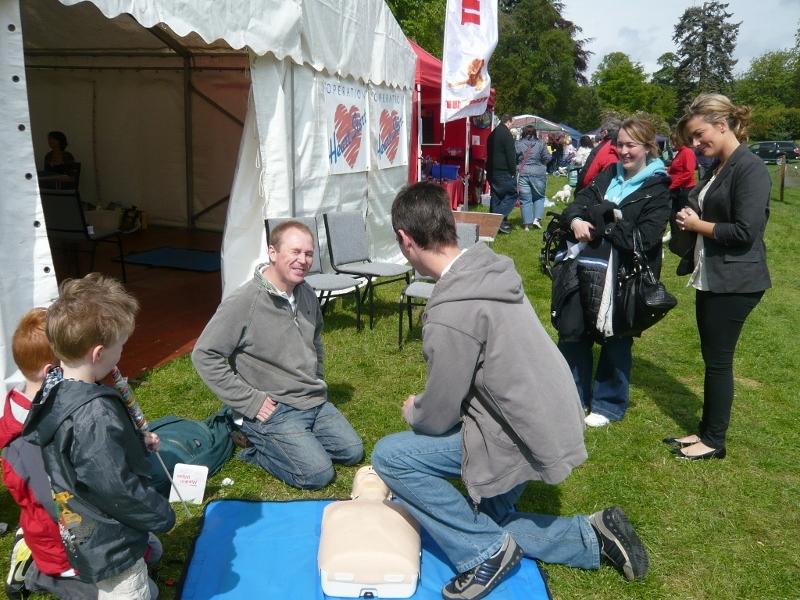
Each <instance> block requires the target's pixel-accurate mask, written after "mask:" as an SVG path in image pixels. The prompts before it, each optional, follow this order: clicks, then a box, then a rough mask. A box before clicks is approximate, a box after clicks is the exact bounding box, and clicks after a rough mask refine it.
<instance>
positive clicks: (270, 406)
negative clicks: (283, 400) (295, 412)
mask: <svg viewBox="0 0 800 600" xmlns="http://www.w3.org/2000/svg"><path fill="white" fill-rule="evenodd" d="M277 406H278V403H277V402H275V400H273V399H272V398H270V397H269V396H267V398H266V399H265V400H264V404H262V405H261V408H259V409H258V412H257V413H256V421H261V422H262V423H263V422H264V421H266V420H267V419H269V418H270V417H271V416H272V413H274V412H275V407H277Z"/></svg>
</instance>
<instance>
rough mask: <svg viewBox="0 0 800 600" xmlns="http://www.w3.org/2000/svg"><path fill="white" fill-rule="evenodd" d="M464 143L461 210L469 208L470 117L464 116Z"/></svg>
mask: <svg viewBox="0 0 800 600" xmlns="http://www.w3.org/2000/svg"><path fill="white" fill-rule="evenodd" d="M466 119H467V126H466V127H465V129H466V132H467V133H466V135H467V139H466V143H465V145H464V202H462V203H461V210H462V212H465V211H468V210H469V147H470V118H469V117H466Z"/></svg>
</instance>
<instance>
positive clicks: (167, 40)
mask: <svg viewBox="0 0 800 600" xmlns="http://www.w3.org/2000/svg"><path fill="white" fill-rule="evenodd" d="M147 31H149V32H150V33H152V34H153V35H154V36H155V37H157V38H158V39H159V40H160V41H161V42H162V43H163V44H164V45H165V46H167V47H168V48H169V49H170V50H172V51H173V52H175V54H177V55H178V56H180V57H182V58H183V146H184V155H185V157H186V159H185V161H186V220H187V223H188V225H189V229H194V225H195V217H194V155H193V153H192V146H193V144H194V140H193V137H192V53H191V52H190V51H189V50H188V49H187V48H185V47H184V46H183V45H182V44H181V43H180V42H178V41H177V40H176V39H174V38H173V37H172V36H171V35H169V34H168V33H167V32H166V31H165V30H164V29H163V28H161V27H159V26H158V25H156V26H154V27H149V28H148V29H147Z"/></svg>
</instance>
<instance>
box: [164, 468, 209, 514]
mask: <svg viewBox="0 0 800 600" xmlns="http://www.w3.org/2000/svg"><path fill="white" fill-rule="evenodd" d="M207 478H208V467H206V466H203V465H186V464H183V463H177V464H176V465H175V470H174V471H173V472H172V481H174V482H175V486H176V487H177V488H178V490H179V491H180V493H181V497H182V498H183V499H184V500H185V501H186V502H191V503H192V504H202V503H203V495H204V494H205V491H206V479H207ZM169 501H170V502H180V498H179V497H178V494H176V493H175V487H170V489H169Z"/></svg>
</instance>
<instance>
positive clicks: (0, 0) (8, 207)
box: [0, 0, 415, 386]
mask: <svg viewBox="0 0 800 600" xmlns="http://www.w3.org/2000/svg"><path fill="white" fill-rule="evenodd" d="M414 67H415V55H414V53H413V51H412V50H411V48H410V47H409V45H408V43H407V41H406V38H405V36H404V35H403V33H402V31H401V30H400V27H399V26H398V25H397V23H396V21H395V20H394V17H393V16H392V14H391V11H390V10H389V9H388V7H387V6H386V5H385V4H384V3H383V2H382V1H380V0H229V1H226V2H221V1H219V0H148V1H147V2H143V1H141V0H88V1H85V2H79V1H78V0H60V1H59V0H0V82H1V83H0V94H2V98H3V101H2V103H0V143H2V147H3V148H4V149H5V151H6V157H5V159H4V160H3V161H2V162H0V195H2V198H1V199H0V200H1V201H0V231H1V232H2V233H1V235H2V238H1V239H2V242H1V244H2V246H1V247H2V255H3V265H4V267H5V268H4V276H3V277H2V278H0V380H2V381H3V382H4V383H5V384H6V386H8V385H9V383H10V382H11V381H12V379H13V377H14V375H13V374H12V372H13V371H14V370H15V369H14V366H13V362H12V359H11V352H10V338H11V333H12V332H13V330H14V327H15V325H16V322H17V320H18V319H19V317H20V315H21V314H22V313H23V312H25V311H26V310H27V309H29V308H31V307H33V306H37V305H46V304H48V303H49V302H50V301H51V300H52V299H53V298H54V297H55V296H56V294H57V290H56V281H55V274H54V271H53V268H52V259H51V256H50V250H49V246H48V242H47V234H46V231H45V227H44V224H43V216H42V212H41V205H40V202H39V196H38V184H37V178H36V165H37V163H38V161H39V160H41V157H42V156H43V155H44V153H45V152H46V150H47V147H46V133H47V131H49V130H53V129H57V130H62V131H65V132H66V133H67V135H68V139H69V151H70V152H72V153H73V154H74V155H75V156H76V159H77V160H79V161H80V162H81V196H82V198H83V199H84V200H86V201H89V202H92V203H96V204H99V205H105V204H108V203H110V202H115V203H118V204H121V205H126V206H127V205H136V206H138V207H139V208H142V209H144V210H146V211H147V212H148V215H149V218H150V222H151V223H154V224H163V225H172V226H181V227H194V226H196V227H204V228H212V229H213V228H216V229H220V228H224V237H223V248H222V259H223V269H222V275H223V295H226V294H228V293H229V292H230V291H231V290H233V289H235V288H236V287H237V286H238V285H240V284H241V283H243V282H244V281H246V280H247V279H248V278H249V277H250V274H251V273H252V270H253V268H254V266H255V265H256V264H257V263H258V262H259V261H262V260H264V257H265V249H264V246H265V239H264V237H265V236H264V226H263V219H264V218H265V217H283V216H292V215H296V216H312V215H319V214H321V213H323V212H326V211H331V210H353V209H356V210H361V211H362V212H363V213H364V214H365V215H366V216H367V222H368V225H369V229H370V234H371V239H372V242H373V245H374V247H373V252H374V253H375V255H376V256H378V257H380V258H382V259H385V260H397V261H399V260H401V258H402V257H401V256H400V255H399V253H398V251H397V248H396V244H395V243H394V236H393V234H392V232H391V227H390V225H389V207H390V205H391V201H392V199H393V197H394V195H395V193H396V191H397V190H398V189H399V188H400V187H401V186H402V185H403V184H404V183H405V182H406V181H407V176H408V165H407V160H406V161H405V162H404V163H402V164H398V166H394V165H389V166H388V167H387V165H386V164H385V163H384V164H383V165H380V166H382V167H383V168H379V163H380V161H379V160H378V157H377V153H378V152H380V150H379V149H378V146H379V144H376V143H375V142H371V140H370V139H367V141H366V142H365V143H366V146H367V148H368V152H369V155H368V156H369V158H368V161H369V164H368V165H367V167H366V170H363V171H360V172H348V173H344V174H330V167H329V153H330V150H329V141H328V135H329V134H328V129H329V124H328V122H327V121H326V118H327V117H326V114H325V111H324V104H325V99H324V97H323V96H324V92H323V89H324V87H325V82H330V81H335V82H337V83H338V84H340V85H341V86H342V87H343V88H348V87H350V88H360V89H363V90H366V97H367V98H368V100H367V102H368V104H367V108H366V111H367V113H370V112H374V113H375V114H377V112H378V111H377V110H373V108H372V107H373V104H374V103H375V102H376V98H379V97H386V95H389V94H390V95H391V96H392V97H393V98H400V99H401V101H402V111H401V112H402V122H403V123H404V124H407V123H408V119H409V115H410V106H411V104H410V101H411V90H412V88H413V83H414ZM372 119H374V117H373V116H370V120H372ZM374 128H375V129H376V130H377V126H374ZM32 133H33V135H32ZM402 133H403V137H404V138H405V140H404V143H407V128H404V129H403V130H402ZM365 137H366V136H365ZM323 245H324V244H323ZM323 254H324V252H323Z"/></svg>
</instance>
